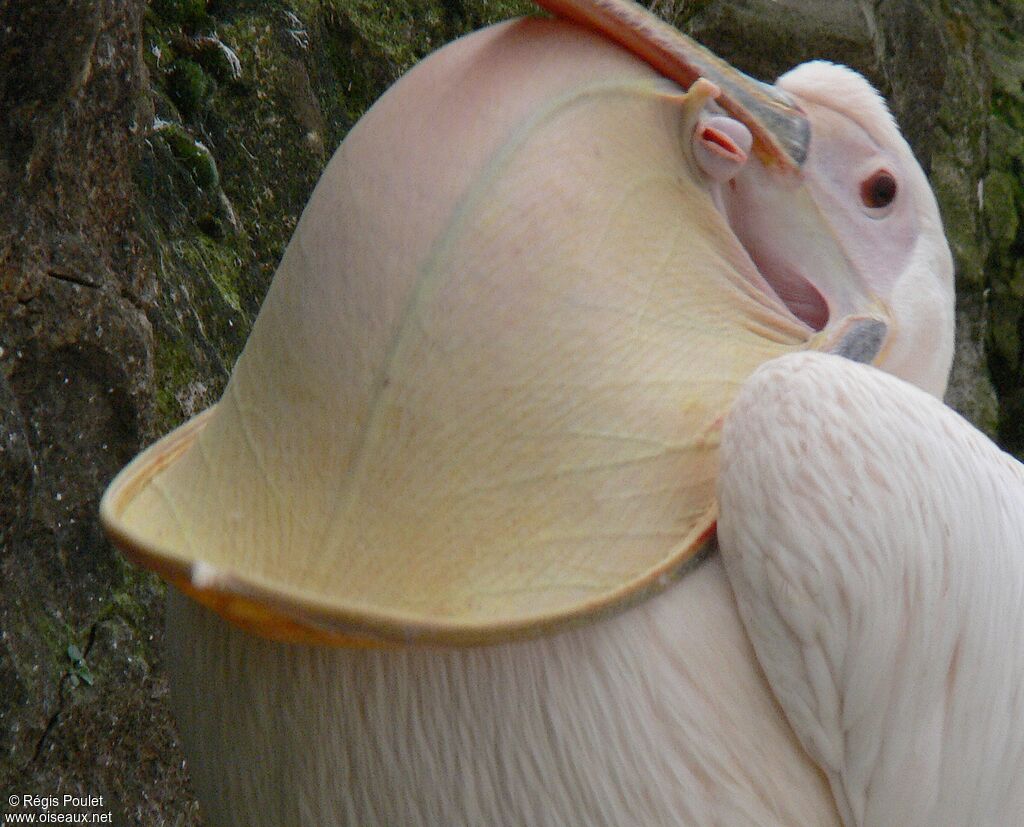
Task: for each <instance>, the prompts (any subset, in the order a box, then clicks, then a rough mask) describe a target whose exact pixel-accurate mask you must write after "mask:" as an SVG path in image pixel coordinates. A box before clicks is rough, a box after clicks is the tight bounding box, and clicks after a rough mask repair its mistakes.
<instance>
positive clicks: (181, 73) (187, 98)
mask: <svg viewBox="0 0 1024 827" xmlns="http://www.w3.org/2000/svg"><path fill="white" fill-rule="evenodd" d="M212 93H213V81H212V80H211V79H210V77H209V75H207V74H206V72H205V71H203V67H202V66H200V65H199V64H198V63H196V62H195V61H194V60H192V59H190V58H187V57H186V58H178V59H177V60H175V61H174V62H173V63H172V64H171V67H170V69H169V71H168V72H167V94H168V96H169V97H170V99H171V100H172V101H174V105H175V106H177V107H178V110H179V111H180V112H181V114H182V115H184V116H185V117H190V116H193V115H195V114H196V113H198V112H200V111H201V110H202V109H205V108H206V106H207V105H208V103H209V99H210V95H211V94H212Z"/></svg>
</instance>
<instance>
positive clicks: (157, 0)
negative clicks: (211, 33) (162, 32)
mask: <svg viewBox="0 0 1024 827" xmlns="http://www.w3.org/2000/svg"><path fill="white" fill-rule="evenodd" d="M150 8H151V9H152V10H153V13H154V14H156V15H157V17H159V18H160V20H161V21H163V22H165V23H171V24H177V25H180V26H188V27H191V28H195V27H198V26H202V25H203V24H204V23H206V22H207V21H208V19H209V17H208V15H207V0H152V2H151V3H150Z"/></svg>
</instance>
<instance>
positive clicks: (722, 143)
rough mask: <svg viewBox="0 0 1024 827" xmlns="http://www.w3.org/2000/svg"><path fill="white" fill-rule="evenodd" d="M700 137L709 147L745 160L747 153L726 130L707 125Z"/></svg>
mask: <svg viewBox="0 0 1024 827" xmlns="http://www.w3.org/2000/svg"><path fill="white" fill-rule="evenodd" d="M700 139H701V140H702V141H703V142H704V143H705V144H706V145H707V147H708V149H710V150H711V151H713V152H717V153H719V154H725V155H728V156H730V157H734V158H740V159H743V160H745V159H746V157H747V154H746V153H745V152H744V151H743V150H742V149H740V148H739V147H738V146H737V145H736V142H735V141H733V140H732V138H730V137H729V136H728V135H726V134H725V133H724V132H722V131H720V130H718V129H714V128H713V127H710V126H705V127H704V129H703V130H702V131H701V133H700Z"/></svg>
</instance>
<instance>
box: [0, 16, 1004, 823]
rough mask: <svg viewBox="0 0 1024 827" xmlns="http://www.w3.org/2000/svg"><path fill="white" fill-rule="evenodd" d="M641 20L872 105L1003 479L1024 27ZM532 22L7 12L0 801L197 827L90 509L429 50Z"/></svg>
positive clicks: (1, 182)
mask: <svg viewBox="0 0 1024 827" xmlns="http://www.w3.org/2000/svg"><path fill="white" fill-rule="evenodd" d="M862 7H863V8H869V7H870V8H872V9H874V10H873V11H870V12H869V14H870V16H869V17H865V16H864V15H865V12H863V11H862ZM656 9H657V10H658V11H659V13H660V14H662V15H663V16H665V17H667V18H669V19H671V20H673V22H675V23H677V25H680V26H681V27H682V28H684V29H688V30H689V31H691V32H693V33H694V34H696V35H697V36H698V37H699V38H700V39H702V40H703V41H704V42H706V43H708V45H710V46H712V47H713V48H715V49H717V50H718V51H720V52H721V53H722V55H723V56H724V57H726V58H728V59H730V60H732V61H734V62H735V63H736V64H737V65H739V66H741V67H742V68H744V69H747V70H748V71H751V72H752V73H754V74H757V75H759V76H761V77H765V78H771V77H774V76H775V75H777V74H779V73H780V72H782V71H784V70H786V69H788V68H790V67H791V66H792V65H793V64H794V63H796V62H799V61H801V60H804V59H807V58H810V57H814V56H819V57H826V58H831V59H834V60H838V61H841V62H846V63H849V64H851V65H853V66H854V67H855V68H858V69H859V70H861V71H862V72H864V73H865V74H866V75H868V77H870V78H871V79H872V80H873V81H874V82H875V83H876V84H878V85H879V86H880V87H881V88H882V89H883V91H884V92H885V94H886V95H887V96H889V98H890V100H891V101H892V104H893V107H894V110H895V112H896V114H897V116H898V118H899V119H900V120H901V122H902V123H904V124H905V125H906V127H907V133H908V136H909V137H910V139H911V141H912V143H913V144H914V147H915V150H916V151H917V152H918V154H919V157H920V158H921V160H922V163H923V164H924V166H925V167H926V169H928V170H929V172H930V174H931V176H932V181H933V183H934V185H935V187H936V191H937V194H938V196H939V200H940V203H941V207H942V210H943V214H944V216H945V219H946V221H947V226H948V228H949V234H950V239H951V244H952V246H953V248H954V251H955V254H956V257H957V263H958V276H959V290H960V303H961V312H960V314H959V317H958V325H959V330H960V334H961V336H960V339H961V341H960V345H959V350H958V358H957V366H956V370H955V374H954V384H953V388H952V391H951V401H952V402H953V403H954V404H955V405H956V406H957V407H958V408H960V409H961V410H962V411H964V412H965V413H967V414H968V415H969V416H970V417H971V418H972V419H973V420H974V421H975V422H977V423H978V424H980V425H981V426H982V427H984V428H985V429H986V430H988V431H989V432H990V433H998V434H999V436H1000V437H1001V438H1002V439H1004V440H1005V441H1006V443H1007V444H1008V445H1010V446H1011V447H1013V448H1014V449H1015V450H1017V451H1021V450H1024V424H1022V423H1024V391H1021V390H1020V388H1022V387H1024V382H1022V381H1021V379H1022V376H1021V374H1022V372H1024V370H1022V363H1021V359H1022V353H1021V347H1020V337H1021V330H1022V323H1024V322H1022V314H1021V306H1022V303H1021V297H1022V296H1024V267H1022V266H1021V265H1020V263H1019V262H1020V261H1021V260H1024V256H1022V255H1021V253H1022V252H1024V249H1022V245H1024V236H1022V232H1024V231H1022V223H1024V222H1022V221H1021V214H1022V213H1021V211H1022V209H1024V195H1022V192H1024V189H1022V175H1024V154H1022V153H1024V141H1022V139H1021V137H1020V136H1021V135H1022V134H1024V95H1022V92H1021V90H1022V88H1024V87H1022V80H1024V47H1022V45H1021V44H1024V19H1022V16H1024V12H1022V11H1021V7H1020V6H1019V4H1017V3H1015V2H1010V0H1006V2H998V3H997V2H986V3H976V4H972V6H971V9H970V11H971V14H967V13H966V12H965V10H964V8H962V7H961V6H960V5H959V4H956V3H953V2H939V1H938V0H933V1H932V2H925V0H920V1H919V2H918V1H916V0H905V2H901V3H893V4H854V3H848V2H839V1H838V0H829V1H828V2H824V1H823V2H819V3H816V4H807V3H802V2H798V1H797V0H742V2H741V1H740V0H736V1H735V2H724V0H723V1H721V2H719V1H717V0H701V2H682V1H681V0H678V1H677V2H659V3H657V4H656ZM530 10H531V5H530V4H529V3H526V2H503V1H501V0H491V1H490V2H488V0H436V1H435V2H415V1H414V0H400V1H399V2H380V0H269V1H267V0H210V1H209V2H207V0H153V2H152V3H151V4H150V5H145V4H143V3H139V2H127V3H117V2H114V0H102V2H99V3H93V2H86V1H85V0H71V1H70V2H68V1H67V0H33V2H31V3H15V4H8V5H7V6H5V7H4V9H3V11H0V22H2V23H3V25H0V95H2V96H3V100H2V101H0V189H2V190H3V191H4V192H5V193H7V197H6V198H5V199H4V200H3V203H2V204H0V314H2V315H3V318H4V320H5V321H4V325H3V326H0V484H2V485H3V486H4V488H5V490H6V491H7V492H10V493H9V494H8V496H7V497H6V498H5V500H4V502H2V503H0V543H2V546H3V552H4V553H3V555H2V556H0V577H2V578H3V580H4V582H5V584H6V587H5V589H4V590H3V593H2V594H0V644H2V646H3V655H2V656H0V681H2V684H0V685H2V686H3V687H4V691H3V692H0V743H2V744H3V745H4V751H3V753H2V755H0V789H3V790H11V791H15V792H17V793H19V794H52V793H53V792H55V791H57V790H58V789H59V790H61V791H62V792H80V793H83V794H96V795H103V796H104V797H105V800H106V801H108V802H109V805H110V808H111V810H112V811H113V812H114V814H115V815H114V819H115V823H122V824H139V825H147V827H149V826H150V825H164V824H166V825H195V824H200V823H201V820H200V815H199V812H198V807H197V805H196V803H195V801H194V799H193V797H192V795H191V793H190V791H189V786H188V779H187V772H186V770H185V769H184V768H183V756H182V755H181V753H180V748H179V746H178V744H177V741H176V736H175V732H174V727H173V724H172V722H171V720H170V716H169V714H168V712H167V707H166V693H167V690H166V679H165V677H164V676H163V673H162V669H163V661H162V655H161V646H162V613H163V605H162V601H163V588H162V586H161V585H160V584H159V582H158V581H157V580H156V579H155V578H153V577H152V576H150V575H148V574H146V573H143V572H140V571H137V570H135V569H133V568H131V567H130V566H128V565H126V564H125V563H124V562H123V561H122V560H121V559H120V558H119V557H118V556H117V555H116V554H115V553H114V552H113V551H112V549H111V548H110V547H109V545H108V544H107V543H106V542H105V540H104V539H103V538H102V536H101V534H100V532H99V530H98V527H97V525H96V521H95V513H96V504H97V501H98V498H99V495H100V493H101V492H102V490H103V488H104V486H105V484H106V482H107V481H108V480H109V479H110V477H111V476H112V475H113V474H114V473H115V471H116V470H117V469H118V468H119V467H120V466H121V465H122V464H124V463H125V462H126V461H127V460H128V459H130V458H131V456H133V455H134V454H135V453H136V451H138V450H139V449H140V448H141V447H142V446H143V445H145V444H146V443H148V442H149V441H151V440H152V439H153V438H155V437H156V436H158V435H160V434H162V433H164V432H166V431H167V430H169V429H170V428H172V427H174V426H175V425H177V424H179V423H180V422H182V421H183V420H184V419H186V418H188V417H189V416H191V415H192V414H194V413H196V412H198V411H199V410H201V409H202V408H204V407H206V406H207V405H208V404H210V403H211V402H213V401H215V400H216V399H217V398H218V397H219V395H220V393H221V391H222V390H223V387H224V383H225V381H226V379H227V376H228V374H229V372H230V369H231V366H232V364H233V363H234V360H235V359H236V358H237V355H238V353H239V352H240V350H241V348H242V346H243V344H244V342H245V338H246V335H247V334H248V331H249V329H250V327H251V324H252V322H253V319H254V318H255V315H256V313H257V312H258V309H259V305H260V302H261V301H262V298H263V295H264V294H265V292H266V289H267V287H268V285H269V283H270V279H271V277H272V275H273V272H274V270H275V268H276V266H277V262H278V260H279V259H280V256H281V253H282V252H283V250H284V247H285V245H286V244H287V241H288V239H289V237H290V235H291V233H292V230H293V229H294V227H295V223H296V221H297V220H298V216H299V214H300V212H301V210H302V207H303V205H304V204H305V203H306V200H307V198H308V196H309V193H310V192H311V190H312V188H313V186H314V184H315V183H316V180H317V177H318V175H319V174H320V171H321V170H322V169H323V167H324V166H325V164H326V163H327V160H328V159H329V157H330V155H331V153H332V152H333V151H334V149H335V148H336V147H337V145H338V144H339V143H340V142H341V140H342V139H343V138H344V135H345V133H346V132H347V130H348V129H349V128H350V127H351V126H352V124H353V123H355V121H356V120H357V119H358V118H359V116H360V115H361V114H362V113H363V112H364V111H365V110H366V108H367V107H368V106H369V105H370V104H371V103H372V102H373V101H374V100H375V99H376V98H377V97H378V96H379V95H380V94H381V93H382V92H383V91H384V90H385V89H386V88H387V87H388V86H389V85H390V84H391V83H392V82H393V81H394V80H395V79H397V78H398V77H399V76H400V75H401V74H402V73H403V72H404V71H406V70H407V69H408V68H409V67H410V66H411V65H412V64H413V63H415V62H416V61H417V60H418V59H420V58H421V57H423V56H424V55H426V54H427V53H429V52H431V51H432V50H434V49H436V48H438V47H440V46H441V45H443V44H444V43H446V42H449V41H450V40H452V39H454V38H456V37H458V36H460V35H462V34H464V33H466V32H469V31H472V30H474V29H476V28H479V27H481V26H483V25H487V24H489V23H491V22H496V21H498V20H501V19H504V18H507V17H511V16H515V15H517V14H522V13H527V12H529V11H530ZM911 35H912V36H911ZM979 192H980V193H981V197H979ZM990 366H991V374H990V372H989V367H990ZM990 376H991V377H992V378H994V380H995V386H996V388H997V389H998V390H999V396H998V398H997V397H996V395H995V394H994V393H993V390H992V383H991V381H990ZM86 675H87V676H88V679H86V677H85V676H86ZM6 806H7V805H6V803H3V804H0V812H2V811H3V808H5V807H6Z"/></svg>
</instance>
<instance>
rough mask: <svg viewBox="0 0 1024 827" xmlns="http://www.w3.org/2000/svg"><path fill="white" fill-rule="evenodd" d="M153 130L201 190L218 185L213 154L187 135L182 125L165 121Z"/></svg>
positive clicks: (218, 177)
mask: <svg viewBox="0 0 1024 827" xmlns="http://www.w3.org/2000/svg"><path fill="white" fill-rule="evenodd" d="M155 132H156V135H157V137H159V138H160V139H161V140H163V141H164V142H165V143H166V144H167V146H168V147H169V148H170V150H171V152H172V153H173V155H174V157H175V159H176V160H177V161H178V162H179V163H180V164H181V165H182V167H184V169H185V170H186V172H187V173H188V174H189V175H190V176H191V177H192V180H193V181H195V183H196V186H198V187H199V188H200V189H203V190H213V189H216V188H217V187H218V186H219V185H220V173H219V172H218V171H217V162H216V161H215V160H214V158H213V154H212V153H211V152H210V150H209V149H207V148H206V147H205V146H204V145H203V144H202V143H200V142H199V141H197V140H196V139H195V138H193V137H192V136H191V135H189V134H188V132H187V131H186V130H185V128H184V127H183V126H181V125H180V124H176V123H167V122H166V121H165V122H163V123H160V124H159V125H158V126H157V128H156V130H155Z"/></svg>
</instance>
